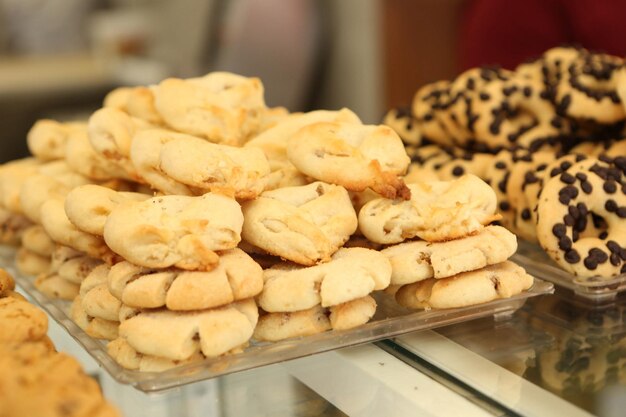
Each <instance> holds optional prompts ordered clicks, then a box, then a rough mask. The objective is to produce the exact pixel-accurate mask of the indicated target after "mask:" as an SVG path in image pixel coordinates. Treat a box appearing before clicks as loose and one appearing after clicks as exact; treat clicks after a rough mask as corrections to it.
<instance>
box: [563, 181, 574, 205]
mask: <svg viewBox="0 0 626 417" xmlns="http://www.w3.org/2000/svg"><path fill="white" fill-rule="evenodd" d="M576 197H578V189H577V188H576V187H573V186H571V185H567V186H565V187H563V188H561V190H560V191H559V201H560V202H561V203H562V204H569V202H570V200H572V199H574V198H576Z"/></svg>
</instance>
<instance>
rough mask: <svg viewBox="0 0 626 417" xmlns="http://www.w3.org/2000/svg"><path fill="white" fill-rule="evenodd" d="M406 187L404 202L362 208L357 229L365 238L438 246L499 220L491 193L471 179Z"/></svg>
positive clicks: (382, 201)
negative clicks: (407, 196)
mask: <svg viewBox="0 0 626 417" xmlns="http://www.w3.org/2000/svg"><path fill="white" fill-rule="evenodd" d="M408 187H409V189H410V190H411V199H410V200H408V201H394V200H388V199H385V198H380V199H377V200H373V201H370V202H369V203H367V204H365V206H363V208H362V209H361V211H360V212H359V229H360V230H361V233H363V235H364V236H365V237H367V238H368V239H369V240H371V241H373V242H376V243H382V244H393V243H400V242H402V241H404V240H406V239H411V238H414V237H419V238H422V239H424V240H426V241H429V242H439V241H445V240H451V239H458V238H461V237H464V236H468V235H471V234H473V233H477V232H479V231H480V230H481V229H482V228H483V227H484V226H485V225H487V224H489V223H491V222H492V221H494V220H497V219H498V218H499V216H498V215H497V214H495V211H496V196H495V194H494V191H493V190H492V189H491V187H489V186H488V185H487V184H486V183H485V182H484V181H482V180H481V179H480V178H478V177H476V176H474V175H465V176H463V177H461V178H459V179H457V180H454V181H435V182H422V183H413V184H409V185H408Z"/></svg>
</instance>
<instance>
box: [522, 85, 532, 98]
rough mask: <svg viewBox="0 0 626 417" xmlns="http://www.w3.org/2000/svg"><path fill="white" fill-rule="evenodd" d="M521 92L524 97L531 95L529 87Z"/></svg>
mask: <svg viewBox="0 0 626 417" xmlns="http://www.w3.org/2000/svg"><path fill="white" fill-rule="evenodd" d="M522 92H523V94H524V97H530V95H531V94H532V93H533V92H532V89H531V88H530V87H524V89H523V90H522Z"/></svg>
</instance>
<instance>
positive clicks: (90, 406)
mask: <svg viewBox="0 0 626 417" xmlns="http://www.w3.org/2000/svg"><path fill="white" fill-rule="evenodd" d="M14 288H15V283H14V282H13V279H12V277H11V276H9V275H8V274H7V273H6V272H5V271H4V270H0V352H1V354H0V393H1V394H0V397H1V399H2V401H0V415H2V416H6V417H13V416H16V417H17V416H42V415H50V413H51V410H54V411H53V413H55V414H56V413H58V412H61V413H63V415H66V416H73V417H87V416H89V417H91V416H98V417H105V416H106V417H114V416H119V413H118V412H117V410H116V409H115V408H114V407H113V406H111V405H110V404H109V403H107V402H106V400H105V399H104V398H103V396H102V392H101V391H100V387H99V386H98V383H97V382H96V381H95V380H94V379H92V378H90V377H89V376H87V375H86V374H85V373H84V371H83V370H82V368H81V366H80V364H79V363H78V362H77V361H76V360H75V359H74V358H72V357H70V356H68V355H66V354H64V353H57V352H56V351H55V349H54V345H53V344H52V342H51V341H50V339H49V338H48V336H46V333H47V331H48V318H47V316H46V315H45V314H44V312H43V311H41V310H39V309H38V308H36V307H34V306H33V305H32V304H30V303H28V302H27V301H26V300H25V299H24V298H23V297H22V296H21V295H20V294H18V293H16V292H14V291H13V290H14ZM33 399H36V401H33ZM59 410H61V411H59Z"/></svg>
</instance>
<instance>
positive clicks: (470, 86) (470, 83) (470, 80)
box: [467, 77, 476, 90]
mask: <svg viewBox="0 0 626 417" xmlns="http://www.w3.org/2000/svg"><path fill="white" fill-rule="evenodd" d="M474 87H476V82H475V81H474V79H473V78H471V77H470V78H468V79H467V89H468V90H473V89H474Z"/></svg>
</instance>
